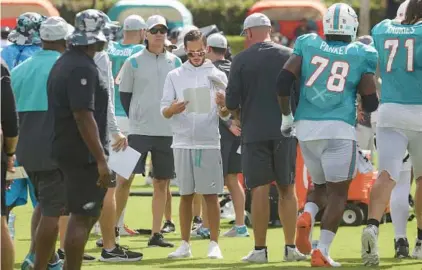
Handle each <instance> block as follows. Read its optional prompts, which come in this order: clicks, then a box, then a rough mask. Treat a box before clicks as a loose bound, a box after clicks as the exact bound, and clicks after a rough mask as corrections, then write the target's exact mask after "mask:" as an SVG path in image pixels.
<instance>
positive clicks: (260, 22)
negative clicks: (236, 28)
mask: <svg viewBox="0 0 422 270" xmlns="http://www.w3.org/2000/svg"><path fill="white" fill-rule="evenodd" d="M259 26H269V27H271V21H270V19H269V18H268V17H267V16H266V15H265V14H262V13H253V14H251V15H249V16H248V17H247V18H246V19H245V21H244V22H243V31H242V33H240V34H241V35H244V34H245V30H246V29H249V28H252V27H259Z"/></svg>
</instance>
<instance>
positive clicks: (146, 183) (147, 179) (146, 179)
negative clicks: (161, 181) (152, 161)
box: [145, 176, 152, 186]
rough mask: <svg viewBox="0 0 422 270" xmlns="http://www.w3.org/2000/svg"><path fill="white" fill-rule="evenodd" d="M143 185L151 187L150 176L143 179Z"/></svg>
mask: <svg viewBox="0 0 422 270" xmlns="http://www.w3.org/2000/svg"><path fill="white" fill-rule="evenodd" d="M145 185H146V186H151V185H152V177H150V176H147V177H145Z"/></svg>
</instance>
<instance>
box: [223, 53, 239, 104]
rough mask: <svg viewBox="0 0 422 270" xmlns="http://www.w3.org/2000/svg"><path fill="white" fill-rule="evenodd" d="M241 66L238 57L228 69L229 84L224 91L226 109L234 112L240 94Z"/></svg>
mask: <svg viewBox="0 0 422 270" xmlns="http://www.w3.org/2000/svg"><path fill="white" fill-rule="evenodd" d="M241 73H242V65H241V63H240V60H239V58H238V57H235V58H234V59H233V62H232V65H231V67H230V75H229V82H228V85H227V89H226V107H227V109H229V110H231V111H234V110H236V109H238V108H239V107H240V97H241V93H242V88H243V87H242V76H241Z"/></svg>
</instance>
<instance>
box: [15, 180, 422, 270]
mask: <svg viewBox="0 0 422 270" xmlns="http://www.w3.org/2000/svg"><path fill="white" fill-rule="evenodd" d="M143 183H144V181H143V179H142V178H138V179H136V180H135V182H134V186H133V189H134V190H144V191H147V190H151V189H150V188H147V187H144V186H142V185H143ZM178 202H179V199H178V198H174V199H173V218H174V221H175V222H176V224H177V226H178V216H177V214H178ZM14 213H15V214H16V216H17V217H16V225H15V230H16V239H15V249H16V263H15V268H16V269H20V265H21V263H22V261H23V259H24V257H25V255H26V253H27V252H28V248H29V243H30V219H31V213H32V207H31V206H30V204H27V205H26V206H23V207H18V208H16V209H15V210H14ZM126 223H127V224H128V225H129V226H130V227H131V228H150V226H151V198H150V197H131V198H130V199H129V203H128V208H127V212H126ZM228 228H230V225H229V224H228V221H227V220H222V231H225V230H227V229H228ZM408 230H409V233H408V236H409V240H410V241H411V242H410V245H411V248H412V249H413V245H414V239H415V237H416V222H415V221H412V222H409V224H408ZM361 231H362V227H342V228H340V229H339V232H338V234H337V237H336V239H335V240H334V243H333V246H332V248H331V256H332V257H333V258H334V259H335V260H337V261H339V262H341V263H342V264H343V266H344V268H347V269H349V268H353V269H365V267H363V266H362V265H361V259H360V235H361ZM250 233H252V230H250ZM318 236H319V229H318V228H316V229H315V233H314V238H315V237H318ZM166 237H167V239H169V240H171V241H173V242H174V243H175V244H179V241H180V236H179V234H178V233H175V234H170V235H167V236H166ZM98 238H99V236H95V235H91V237H90V240H89V242H88V244H87V245H86V252H87V253H89V254H91V255H94V256H96V257H97V258H98V257H99V255H100V252H101V250H100V249H99V248H96V246H95V241H96V239H98ZM267 239H268V249H269V260H270V262H269V263H268V264H265V265H251V264H245V263H242V262H241V261H240V259H241V258H242V257H243V256H245V255H247V253H248V252H249V251H250V250H251V249H252V248H253V239H252V237H250V238H234V239H233V238H221V240H220V247H221V249H222V252H223V255H224V259H223V260H219V261H216V260H209V259H206V253H207V248H208V241H207V240H193V241H192V252H193V256H194V257H193V258H192V259H185V260H168V259H167V255H168V253H170V252H171V251H173V250H174V249H163V248H147V247H146V246H147V242H148V237H147V236H134V237H122V238H121V244H122V245H127V246H129V247H130V248H131V249H133V250H136V251H141V252H142V253H143V254H144V259H143V260H142V261H140V262H136V263H101V262H95V263H89V264H84V265H83V269H101V270H109V269H110V270H111V269H116V268H118V269H119V270H124V269H135V268H139V267H143V268H144V269H201V268H202V269H204V268H205V269H226V270H229V269H232V268H244V269H265V270H267V269H306V268H309V265H310V263H309V261H307V262H301V263H285V262H282V259H283V252H284V249H283V247H284V243H283V231H282V229H281V228H273V229H270V230H269V231H268V236H267ZM379 243H380V253H381V256H382V263H381V266H380V267H379V268H380V269H409V270H410V269H412V270H416V269H422V262H421V261H415V260H411V259H408V260H397V259H393V254H394V252H393V228H392V225H391V224H384V225H381V228H380V241H379Z"/></svg>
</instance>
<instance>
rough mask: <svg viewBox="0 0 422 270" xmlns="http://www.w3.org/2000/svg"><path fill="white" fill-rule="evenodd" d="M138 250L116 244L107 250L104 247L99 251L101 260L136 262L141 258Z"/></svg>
mask: <svg viewBox="0 0 422 270" xmlns="http://www.w3.org/2000/svg"><path fill="white" fill-rule="evenodd" d="M143 256H144V255H143V254H142V253H140V252H133V251H129V249H128V248H126V247H122V246H119V245H116V247H115V248H114V249H113V250H112V251H110V252H108V251H106V250H105V249H103V251H101V257H100V261H101V262H136V261H140V260H142V258H143Z"/></svg>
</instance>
